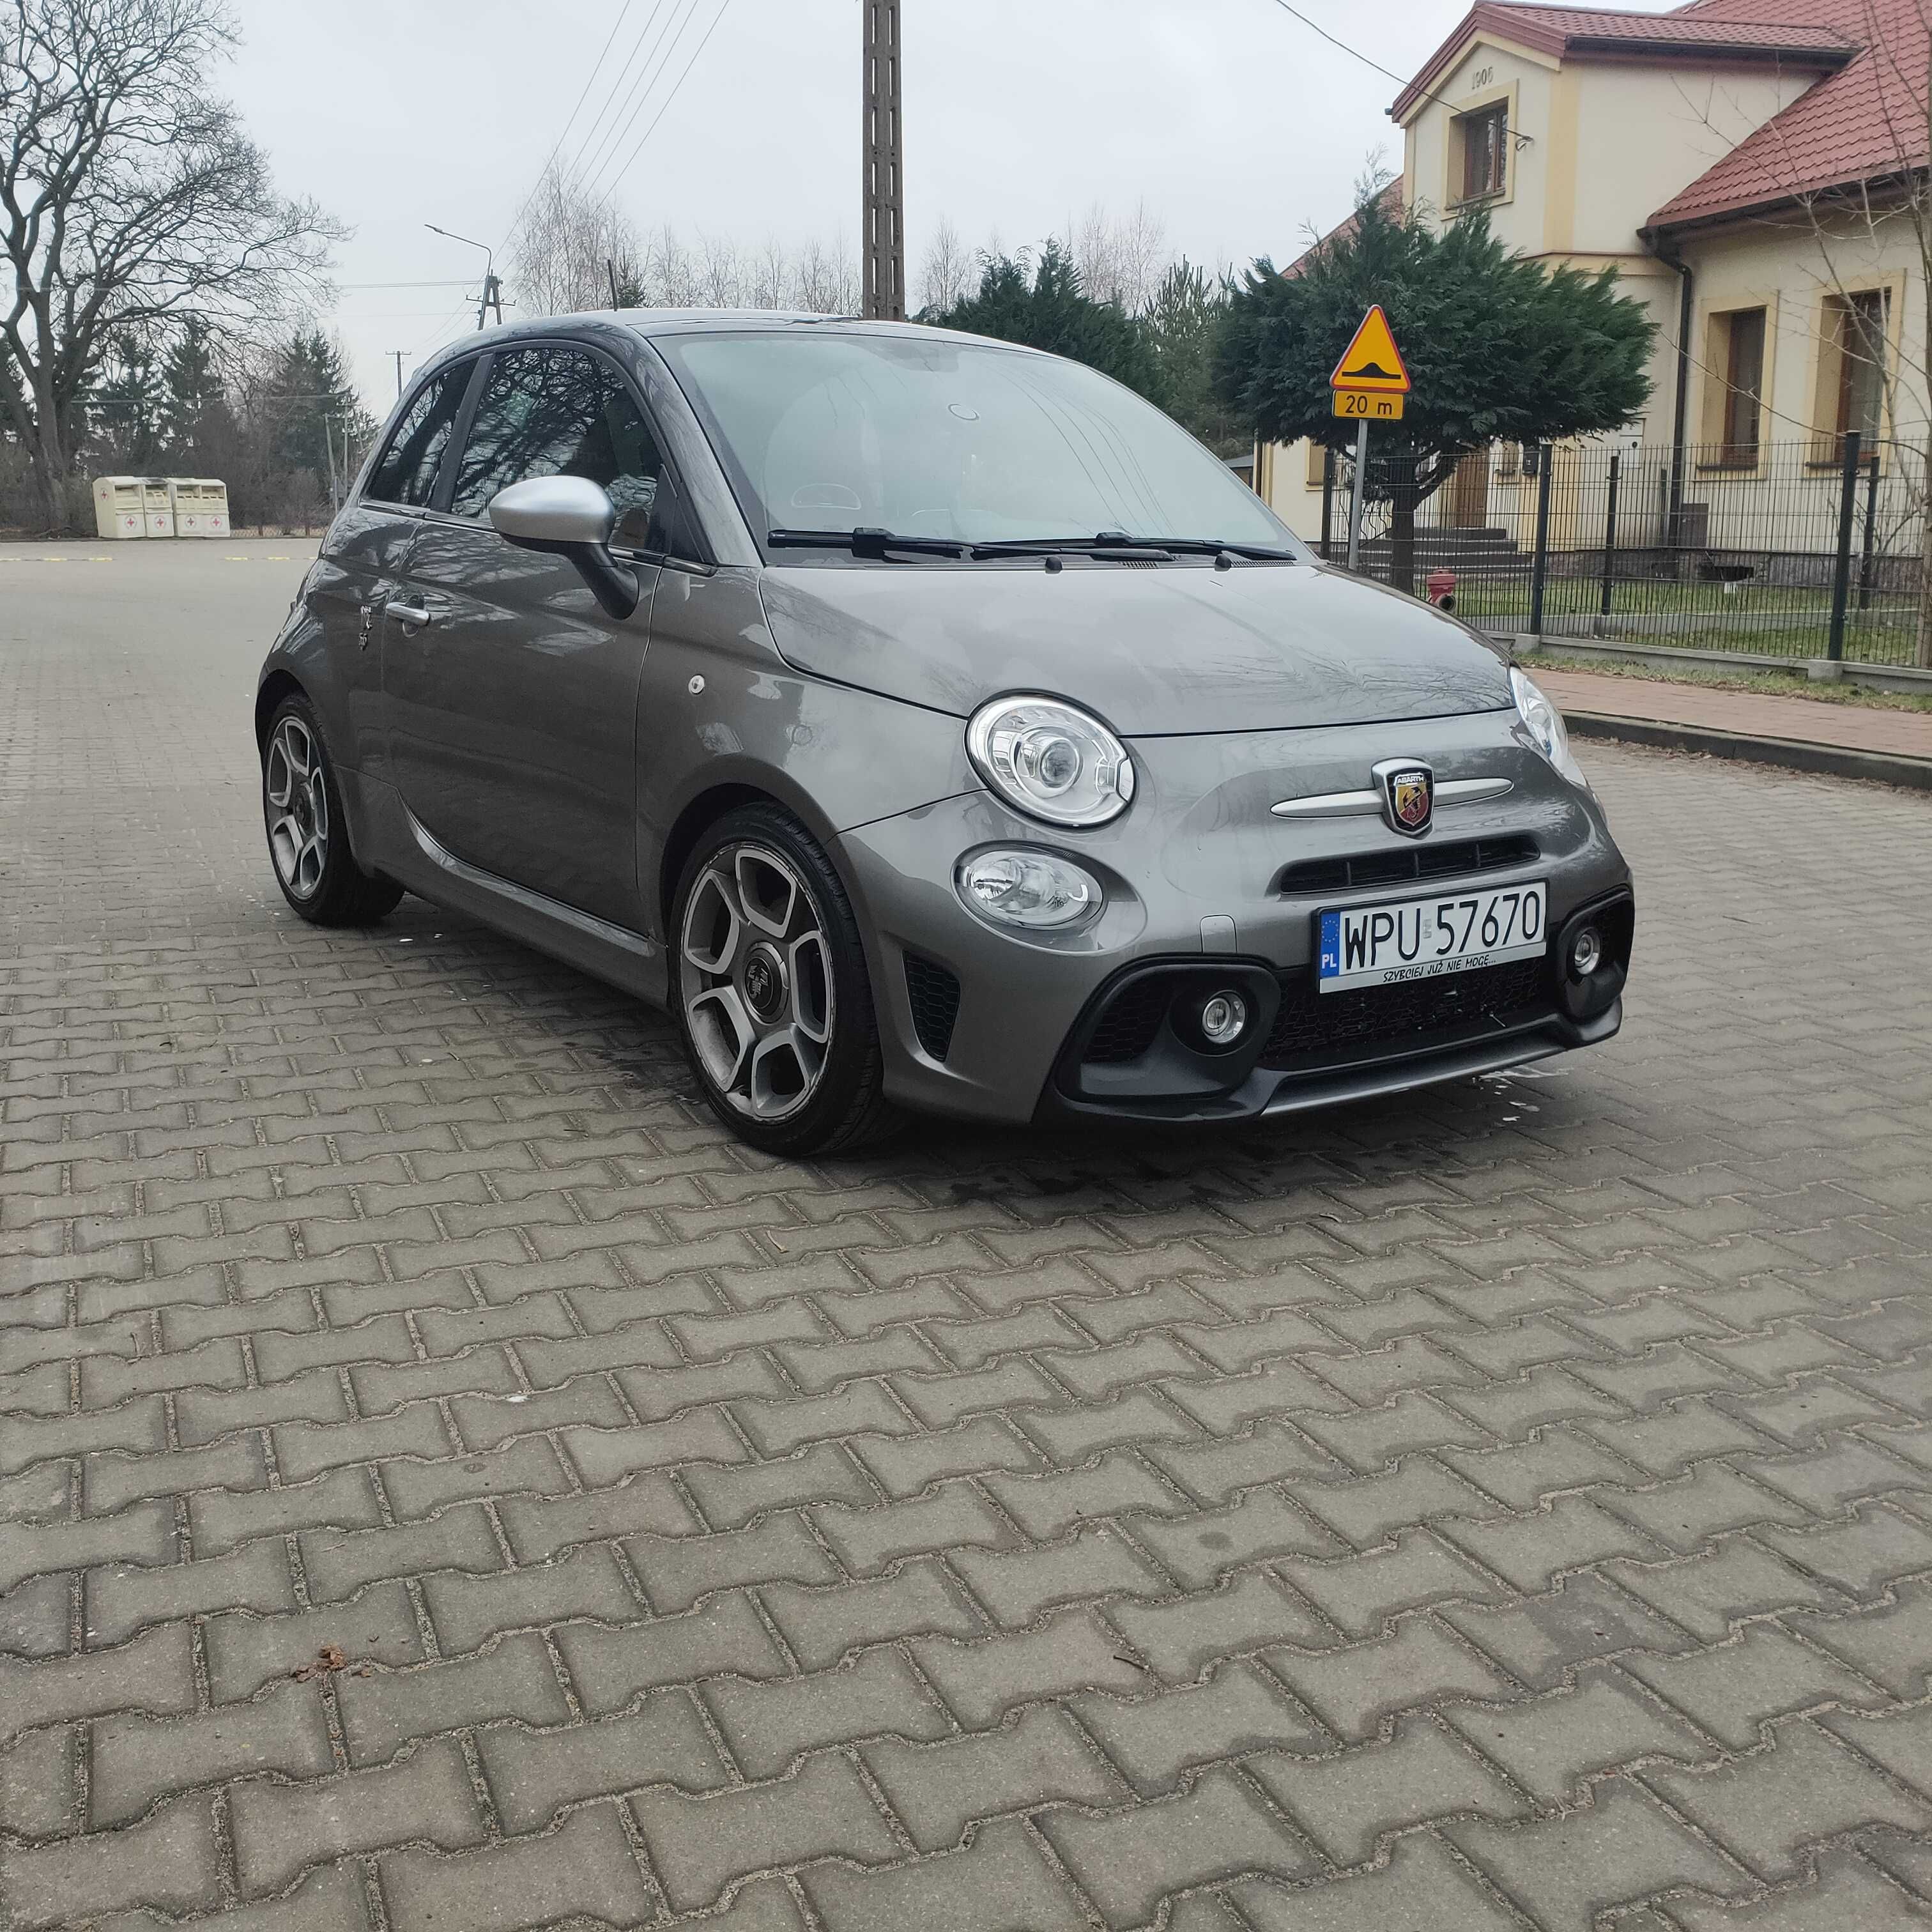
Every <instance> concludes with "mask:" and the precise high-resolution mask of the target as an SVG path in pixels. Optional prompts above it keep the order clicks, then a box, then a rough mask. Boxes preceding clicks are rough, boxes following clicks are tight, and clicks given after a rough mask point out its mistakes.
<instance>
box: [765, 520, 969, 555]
mask: <svg viewBox="0 0 1932 1932" xmlns="http://www.w3.org/2000/svg"><path fill="white" fill-rule="evenodd" d="M765 541H766V542H767V543H768V544H770V545H771V547H772V549H774V550H850V552H851V553H852V554H853V556H862V557H867V558H869V559H872V560H873V561H874V562H883V561H884V560H885V555H886V551H888V550H901V551H906V552H909V553H911V554H913V555H914V556H964V555H965V551H966V546H965V544H962V543H955V542H954V541H953V540H952V539H951V538H949V537H913V536H901V535H898V533H897V532H895V531H892V530H877V529H866V528H860V529H856V530H767V531H766V532H765Z"/></svg>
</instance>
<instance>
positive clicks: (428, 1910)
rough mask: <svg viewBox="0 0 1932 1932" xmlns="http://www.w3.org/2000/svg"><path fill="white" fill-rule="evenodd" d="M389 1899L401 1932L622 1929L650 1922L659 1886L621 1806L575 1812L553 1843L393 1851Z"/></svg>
mask: <svg viewBox="0 0 1932 1932" xmlns="http://www.w3.org/2000/svg"><path fill="white" fill-rule="evenodd" d="M381 1869H382V1874H383V1898H384V1900H385V1902H386V1903H387V1905H388V1906H389V1922H390V1924H392V1925H393V1926H394V1927H395V1928H396V1932H449V1928H450V1927H452V1926H454V1925H460V1926H463V1927H466V1928H467V1927H475V1932H511V1928H513V1927H520V1926H526V1925H537V1924H547V1923H548V1922H549V1921H552V1920H553V1919H557V1918H568V1917H570V1916H571V1915H581V1916H582V1917H583V1918H599V1919H602V1920H604V1921H606V1922H607V1923H608V1924H613V1925H633V1924H638V1923H640V1921H643V1920H644V1919H645V1918H647V1917H648V1916H649V1913H650V1911H651V1908H652V1898H651V1894H650V1889H649V1886H647V1885H646V1883H645V1882H644V1879H643V1874H642V1873H640V1871H639V1870H638V1869H637V1861H636V1860H635V1859H634V1858H633V1857H632V1856H631V1847H630V1841H629V1840H628V1838H626V1836H625V1832H624V1828H623V1826H622V1823H620V1822H619V1818H618V1816H617V1814H616V1811H615V1810H614V1809H613V1808H612V1807H611V1806H610V1805H591V1806H589V1807H587V1808H586V1809H584V1810H583V1811H574V1812H572V1813H571V1815H570V1817H568V1818H567V1819H566V1820H565V1821H564V1823H562V1826H559V1828H558V1829H557V1830H556V1832H553V1833H551V1834H550V1835H549V1836H547V1837H545V1838H520V1839H510V1840H508V1841H505V1842H504V1843H502V1844H499V1845H491V1846H485V1847H484V1848H483V1849H481V1850H478V1851H473V1852H458V1853H457V1854H455V1855H453V1856H452V1855H449V1854H448V1853H446V1852H434V1851H419V1850H415V1849H411V1850H409V1851H403V1852H388V1853H386V1854H385V1855H384V1856H383V1858H382V1861H381Z"/></svg>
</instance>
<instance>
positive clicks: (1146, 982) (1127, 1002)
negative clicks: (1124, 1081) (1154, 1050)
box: [1080, 974, 1174, 1067]
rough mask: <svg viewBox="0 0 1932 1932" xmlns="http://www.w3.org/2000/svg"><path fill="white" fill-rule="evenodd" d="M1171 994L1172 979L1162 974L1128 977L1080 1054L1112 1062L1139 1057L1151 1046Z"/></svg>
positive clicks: (1172, 988)
mask: <svg viewBox="0 0 1932 1932" xmlns="http://www.w3.org/2000/svg"><path fill="white" fill-rule="evenodd" d="M1172 998H1174V983H1173V981H1172V980H1170V979H1169V977H1167V976H1166V974H1153V975H1151V976H1150V977H1148V978H1146V979H1142V980H1130V981H1129V982H1128V983H1127V985H1126V986H1123V987H1122V988H1121V990H1120V991H1119V992H1118V993H1116V994H1115V995H1114V997H1113V998H1112V999H1111V1000H1110V1001H1108V1003H1107V1010H1106V1012H1105V1013H1103V1014H1102V1015H1101V1016H1100V1019H1099V1020H1098V1021H1097V1022H1096V1024H1095V1025H1094V1037H1093V1038H1092V1039H1091V1040H1090V1041H1089V1042H1088V1046H1087V1050H1086V1052H1085V1053H1083V1054H1082V1055H1081V1056H1080V1057H1081V1058H1082V1060H1084V1061H1087V1062H1088V1063H1089V1064H1092V1063H1094V1062H1095V1061H1099V1062H1101V1063H1103V1064H1106V1065H1108V1066H1112V1067H1118V1066H1120V1065H1122V1064H1124V1063H1125V1062H1126V1061H1130V1060H1138V1059H1139V1058H1140V1057H1141V1055H1142V1054H1144V1053H1145V1052H1146V1051H1147V1050H1148V1048H1149V1047H1151V1046H1153V1044H1154V1036H1155V1035H1156V1034H1157V1033H1159V1032H1160V1023H1161V1021H1162V1020H1163V1018H1165V1016H1166V1013H1167V1008H1168V1002H1169V1001H1171V1000H1172Z"/></svg>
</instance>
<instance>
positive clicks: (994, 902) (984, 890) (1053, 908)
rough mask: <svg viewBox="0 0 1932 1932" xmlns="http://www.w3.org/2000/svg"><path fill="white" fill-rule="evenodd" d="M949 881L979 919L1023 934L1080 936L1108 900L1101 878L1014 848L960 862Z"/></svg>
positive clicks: (1051, 856)
mask: <svg viewBox="0 0 1932 1932" xmlns="http://www.w3.org/2000/svg"><path fill="white" fill-rule="evenodd" d="M953 880H954V883H955V884H956V886H957V887H958V889H959V896H960V898H962V900H963V901H965V904H967V905H968V907H971V909H972V910H974V912H976V913H978V914H979V915H980V917H981V918H982V919H991V920H992V921H993V922H995V924H997V925H1000V926H1017V927H1019V929H1021V930H1022V932H1078V931H1079V929H1080V928H1081V927H1082V926H1086V925H1088V924H1089V923H1090V922H1091V921H1092V920H1094V919H1095V918H1097V916H1099V914H1100V907H1101V906H1102V904H1103V902H1104V901H1105V898H1106V895H1105V894H1104V893H1103V892H1102V890H1101V889H1100V880H1098V879H1097V878H1095V877H1094V875H1093V874H1091V872H1089V871H1087V869H1086V868H1085V867H1084V866H1081V865H1076V864H1074V862H1073V860H1072V859H1067V858H1063V857H1062V856H1061V855H1060V854H1059V853H1056V852H1030V851H1027V850H1023V849H1022V848H1019V847H1013V846H998V847H995V848H994V849H993V850H991V851H989V852H975V853H973V854H972V855H971V856H970V857H968V858H965V859H961V860H960V862H959V867H958V869H957V870H956V871H955V873H954V874H953Z"/></svg>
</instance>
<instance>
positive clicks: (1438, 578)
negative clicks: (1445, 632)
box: [1423, 570, 1456, 610]
mask: <svg viewBox="0 0 1932 1932" xmlns="http://www.w3.org/2000/svg"><path fill="white" fill-rule="evenodd" d="M1423 587H1424V589H1426V590H1427V592H1428V593H1429V601H1430V603H1432V604H1434V605H1435V606H1436V608H1437V609H1438V610H1454V609H1455V607H1456V573H1455V572H1454V571H1453V570H1432V571H1430V573H1429V574H1428V576H1427V577H1425V578H1424V580H1423Z"/></svg>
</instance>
